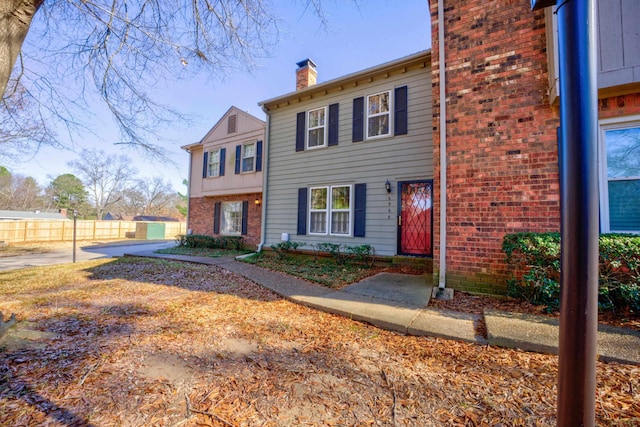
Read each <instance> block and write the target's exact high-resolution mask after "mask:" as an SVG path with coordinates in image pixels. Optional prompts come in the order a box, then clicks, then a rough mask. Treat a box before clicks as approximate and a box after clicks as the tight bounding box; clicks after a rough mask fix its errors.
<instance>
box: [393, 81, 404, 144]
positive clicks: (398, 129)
mask: <svg viewBox="0 0 640 427" xmlns="http://www.w3.org/2000/svg"><path fill="white" fill-rule="evenodd" d="M394 104H395V115H394V126H393V130H394V135H406V134H407V87H406V86H402V87H397V88H396V93H395V96H394Z"/></svg>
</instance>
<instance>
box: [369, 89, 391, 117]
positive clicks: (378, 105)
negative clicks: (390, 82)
mask: <svg viewBox="0 0 640 427" xmlns="http://www.w3.org/2000/svg"><path fill="white" fill-rule="evenodd" d="M368 100H369V110H368V115H372V114H380V113H384V112H387V111H389V92H384V93H380V94H378V95H371V96H370V97H369V98H368Z"/></svg>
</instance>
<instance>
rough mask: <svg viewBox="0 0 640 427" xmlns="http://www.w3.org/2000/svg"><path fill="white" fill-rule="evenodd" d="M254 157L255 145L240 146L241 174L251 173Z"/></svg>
mask: <svg viewBox="0 0 640 427" xmlns="http://www.w3.org/2000/svg"><path fill="white" fill-rule="evenodd" d="M255 157H256V144H254V143H251V144H244V145H243V146H242V172H253V169H254V165H255Z"/></svg>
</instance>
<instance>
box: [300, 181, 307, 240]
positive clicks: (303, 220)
mask: <svg viewBox="0 0 640 427" xmlns="http://www.w3.org/2000/svg"><path fill="white" fill-rule="evenodd" d="M298 234H299V235H304V234H307V188H306V187H305V188H298Z"/></svg>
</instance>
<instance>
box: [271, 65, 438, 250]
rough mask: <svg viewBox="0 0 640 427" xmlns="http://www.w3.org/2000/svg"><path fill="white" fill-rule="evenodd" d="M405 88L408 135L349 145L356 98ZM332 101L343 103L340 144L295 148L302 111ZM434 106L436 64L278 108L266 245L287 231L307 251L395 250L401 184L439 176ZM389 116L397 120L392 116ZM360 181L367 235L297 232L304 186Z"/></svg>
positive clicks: (274, 118)
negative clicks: (323, 246) (321, 247)
mask: <svg viewBox="0 0 640 427" xmlns="http://www.w3.org/2000/svg"><path fill="white" fill-rule="evenodd" d="M405 85H406V86H408V133H407V135H402V136H398V137H394V136H393V135H391V136H389V137H385V138H380V139H373V140H366V139H365V140H364V141H362V142H351V134H352V113H353V110H352V108H353V99H354V98H357V97H360V96H366V95H370V94H374V93H377V92H382V91H385V90H390V91H392V94H393V89H394V88H396V87H401V86H405ZM333 103H339V104H340V110H339V131H338V134H339V144H338V145H337V146H335V147H324V148H318V149H305V151H300V152H296V151H295V132H296V114H297V113H299V112H301V111H308V110H310V109H314V108H319V107H322V106H328V105H329V104H333ZM431 106H432V99H431V68H430V67H429V66H427V67H424V68H419V67H414V68H412V69H409V70H407V71H406V72H404V73H402V72H396V73H391V74H390V75H389V76H388V77H385V76H380V77H377V78H374V79H373V81H372V82H367V83H361V82H359V83H358V85H357V86H355V87H354V85H349V88H348V89H347V88H345V89H343V90H340V91H338V90H335V91H332V90H329V91H328V93H327V94H325V95H320V96H314V97H313V98H311V99H308V100H305V101H302V102H295V101H294V102H291V103H290V105H288V106H285V107H280V108H276V109H273V110H272V111H271V113H270V131H269V132H270V135H269V136H268V139H269V143H268V144H267V147H268V150H269V154H268V162H269V164H268V180H267V200H266V202H265V203H266V219H265V221H266V225H265V233H266V236H265V243H266V246H270V245H272V244H274V243H279V242H280V241H281V234H282V233H289V235H290V240H291V241H296V242H301V243H303V244H305V245H306V246H305V247H306V248H310V247H311V245H312V244H316V243H321V242H332V243H343V244H346V245H351V246H354V245H361V244H371V245H373V246H374V248H375V250H376V254H378V255H395V254H396V247H397V238H396V234H397V225H396V224H397V222H396V221H397V198H398V194H397V183H398V181H410V180H423V179H424V180H428V179H433V142H432V110H431ZM391 119H392V121H393V115H392V116H391ZM327 131H328V128H327ZM392 133H393V132H392ZM305 148H306V146H305ZM387 179H388V180H389V181H390V182H391V183H392V187H393V190H392V192H391V194H387V192H386V191H385V188H384V184H385V181H386V180H387ZM360 183H365V184H366V185H367V191H366V197H367V199H366V237H362V238H359V237H358V238H356V237H345V236H331V235H323V236H316V235H313V236H310V235H304V236H299V235H296V228H297V227H296V225H297V197H298V189H299V188H301V187H307V188H309V187H311V186H316V185H341V184H348V185H352V186H353V185H355V184H360ZM352 191H353V187H352ZM308 231H309V230H307V232H308ZM351 231H353V219H352V222H351Z"/></svg>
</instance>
